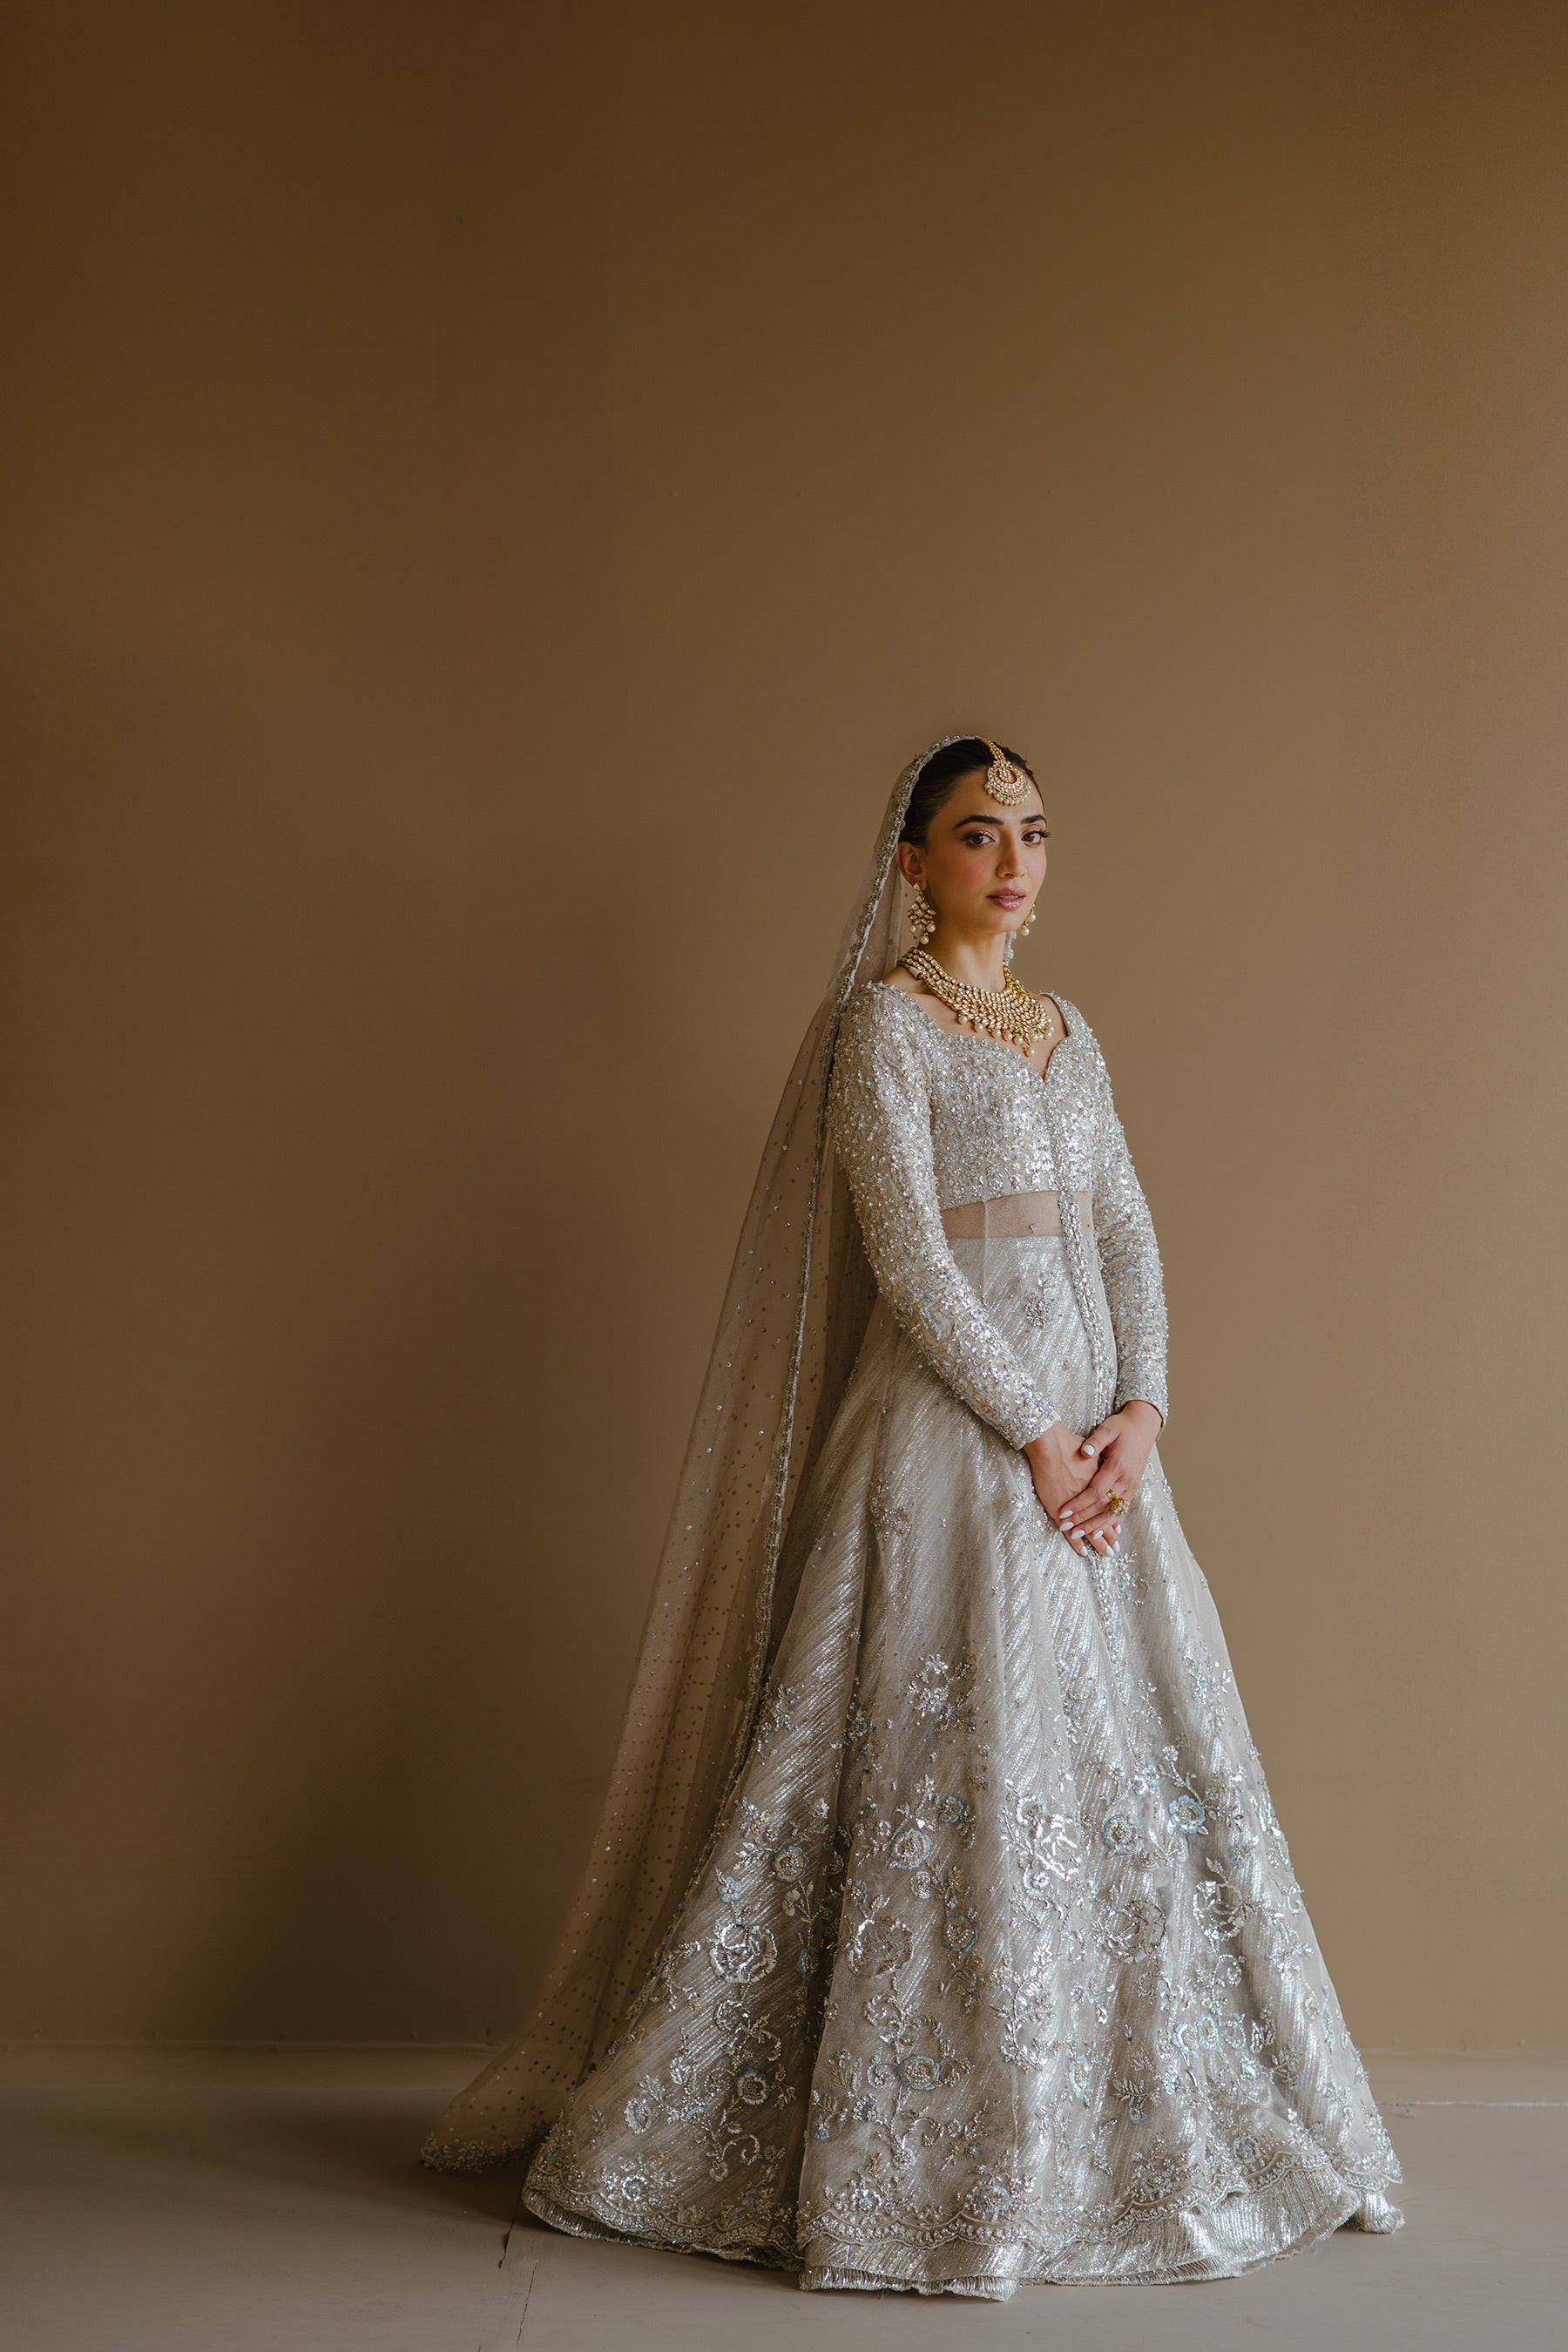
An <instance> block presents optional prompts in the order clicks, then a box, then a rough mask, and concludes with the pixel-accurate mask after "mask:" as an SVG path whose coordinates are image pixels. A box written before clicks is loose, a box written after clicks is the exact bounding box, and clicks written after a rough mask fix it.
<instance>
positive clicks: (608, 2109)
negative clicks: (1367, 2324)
mask: <svg viewBox="0 0 1568 2352" xmlns="http://www.w3.org/2000/svg"><path fill="white" fill-rule="evenodd" d="M952 1249H953V1253H954V1255H955V1257H956V1258H957V1260H958V1262H959V1265H961V1266H962V1267H963V1270H964V1272H965V1273H966V1274H967V1275H968V1276H969V1278H970V1280H971V1281H972V1282H973V1284H974V1285H975V1287H976V1288H977V1289H979V1290H981V1291H982V1292H983V1295H984V1298H985V1302H986V1306H987V1308H988V1310H989V1312H990V1314H991V1315H992V1317H993V1318H994V1320H995V1322H996V1323H997V1325H998V1326H999V1328H1002V1329H1003V1330H1004V1331H1005V1333H1006V1335H1007V1337H1008V1338H1009V1339H1010V1340H1011V1341H1012V1343H1013V1344H1014V1346H1015V1347H1016V1349H1018V1350H1019V1351H1020V1353H1021V1354H1023V1355H1024V1356H1025V1358H1026V1360H1027V1361H1028V1362H1029V1363H1030V1364H1031V1365H1032V1366H1033V1367H1034V1368H1035V1369H1036V1370H1037V1372H1038V1374H1039V1377H1040V1380H1041V1383H1042V1385H1043V1387H1044V1388H1045V1390H1046V1392H1047V1394H1048V1395H1050V1396H1051V1397H1052V1398H1053V1399H1055V1400H1057V1401H1058V1402H1059V1403H1060V1404H1061V1406H1062V1408H1063V1411H1064V1412H1065V1413H1066V1414H1067V1415H1068V1416H1070V1417H1072V1418H1073V1419H1075V1420H1076V1422H1077V1423H1078V1425H1079V1426H1081V1427H1088V1426H1089V1425H1091V1424H1092V1422H1093V1420H1094V1418H1095V1413H1094V1395H1093V1381H1094V1373H1093V1367H1092V1363H1091V1359H1090V1349H1089V1343H1088V1339H1087V1335H1086V1330H1085V1326H1084V1321H1083V1317H1082V1315H1081V1313H1080V1310H1079V1304H1078V1301H1077V1299H1076V1297H1075V1295H1074V1290H1073V1286H1072V1282H1071V1280H1070V1278H1069V1269H1068V1264H1067V1261H1066V1257H1065V1255H1064V1243H1063V1240H1062V1237H1061V1236H1060V1234H1049V1235H1043V1236H1033V1237H1027V1238H1023V1237H1019V1238H1008V1239H1003V1240H998V1239H996V1238H994V1237H993V1238H991V1239H989V1240H985V1241H980V1240H955V1241H954V1242H953V1243H952ZM1100 1308H1101V1311H1102V1312H1103V1298H1101V1299H1100ZM1100 1336H1101V1340H1102V1343H1103V1344H1104V1345H1105V1346H1107V1347H1109V1346H1110V1324H1109V1318H1108V1317H1106V1318H1105V1319H1104V1322H1103V1326H1102V1331H1101V1335H1100ZM1122 1527H1123V1533H1122V1538H1121V1546H1120V1550H1119V1554H1118V1556H1116V1557H1115V1558H1113V1559H1079V1557H1078V1556H1077V1555H1076V1554H1075V1553H1074V1552H1073V1550H1072V1549H1071V1548H1070V1547H1069V1546H1068V1544H1067V1542H1066V1541H1065V1540H1064V1539H1063V1538H1061V1536H1059V1535H1058V1533H1057V1531H1056V1530H1055V1528H1053V1527H1052V1526H1051V1524H1050V1522H1049V1520H1048V1519H1047V1517H1046V1516H1045V1514H1044V1512H1043V1511H1042V1510H1041V1508H1040V1506H1039V1505H1038V1503H1037V1500H1036V1498H1035V1496H1034V1492H1033V1489H1032V1487H1031V1485H1030V1481H1029V1476H1028V1472H1027V1468H1026V1465H1025V1463H1024V1460H1023V1458H1022V1456H1021V1455H1020V1454H1017V1453H1016V1452H1015V1451H1014V1450H1013V1449H1012V1448H1011V1447H1010V1446H1009V1445H1008V1444H1005V1441H1003V1440H1002V1439H1001V1438H999V1437H997V1436H996V1435H995V1434H994V1433H993V1432H992V1431H991V1430H990V1429H989V1428H988V1427H987V1426H986V1425H985V1424H984V1423H982V1422H981V1421H979V1420H978V1419H977V1418H976V1417H975V1415H974V1414H973V1412H970V1411H969V1410H968V1409H967V1407H965V1406H963V1404H961V1403H960V1402H958V1401H957V1400H956V1399H955V1398H954V1397H953V1396H952V1392H951V1391H949V1390H948V1389H947V1388H946V1387H945V1386H944V1385H943V1384H942V1382H941V1381H939V1380H938V1379H937V1378H936V1377H935V1376H934V1374H932V1373H931V1372H930V1371H929V1370H927V1369H926V1367H925V1366H924V1364H923V1363H922V1362H921V1360H920V1358H919V1357H918V1356H917V1355H916V1354H915V1352H914V1350H913V1349H912V1348H911V1347H910V1344H909V1342H908V1341H907V1340H906V1339H904V1337H903V1336H902V1334H901V1333H900V1331H899V1330H898V1329H897V1328H896V1327H895V1326H894V1324H893V1322H892V1320H891V1318H889V1316H888V1314H887V1313H886V1311H885V1309H883V1308H882V1307H880V1306H879V1307H878V1308H877V1310H876V1312H875V1314H874V1316H873V1318H872V1322H871V1325H870V1328H869V1329H868V1334H867V1338H866V1341H865V1344H864V1347H863V1349H862V1350H861V1354H860V1359H859V1361H858V1365H857V1368H856V1371H855V1375H854V1379H853V1381H852V1382H851V1385H850V1388H849V1390H848V1391H847V1395H846V1398H845V1401H844V1402H843V1404H842V1406H841V1408H840V1410H839V1412H838V1414H837V1419H836V1421H835V1423H834V1425H833V1428H832V1430H831V1432H830V1433H829V1436H828V1439H827V1442H826V1445H825V1448H824V1450H823V1453H822V1454H821V1457H820V1459H819V1460H818V1462H817V1464H816V1469H815V1472H814V1473H813V1475H812V1478H811V1481H810V1485H809V1488H808V1490H807V1492H806V1493H805V1496H803V1498H802V1500H801V1502H800V1504H799V1506H798V1507H797V1508H796V1511H795V1517H794V1522H793V1525H792V1528H791V1533H790V1541H789V1547H788V1557H787V1558H786V1560H785V1563H784V1589H785V1591H788V1590H789V1589H790V1585H791V1583H792V1582H793V1581H794V1580H796V1579H798V1583H797V1584H796V1586H795V1600H794V1602H793V1606H792V1607H791V1609H790V1613H789V1616H788V1622H787V1624H786V1626H785V1629H784V1633H783V1636H782V1639H781V1642H780V1644H779V1647H778V1652H777V1656H776V1661H775V1664H774V1669H773V1676H772V1681H771V1685H770V1687H769V1692H768V1696H767V1700H766V1703H765V1706H764V1709H763V1717H762V1720H761V1724H760V1727H759V1729H758V1732H757V1736H756V1739H755V1742H754V1745H753V1747H752V1752H751V1755H750V1757H749V1759H748V1761H747V1764H746V1766H745V1769H744V1770H743V1772H742V1777H741V1780H740V1783H739V1785H738V1788H737V1790H736V1792H735V1795H734V1798H733V1800H732V1801H731V1804H730V1805H729V1807H728V1808H727V1810H726V1812H725V1816H724V1819H723V1821H722V1822H721V1825H720V1830H719V1834H718V1837H717V1840H716V1843H715V1845H714V1848H713V1851H712V1854H711V1858H710V1864H709V1865H708V1866H707V1867H706V1869H705V1870H704V1872H703V1874H702V1875H701V1878H700V1882H699V1884H698V1885H696V1887H695V1888H694V1889H693V1891H692V1894H691V1895H690V1896H689V1899H688V1901H687V1903H686V1906H685V1907H684V1908H683V1909H682V1911H681V1912H680V1914H679V1917H678V1918H677V1920H676V1923H675V1926H674V1927H673V1930H672V1932H671V1933H670V1935H669V1937H668V1939H667V1941H666V1944H665V1946H664V1948H663V1952H662V1955H661V1958H660V1960H659V1963H658V1967H657V1969H655V1971H654V1973H653V1975H652V1977H651V1979H650V1980H649V1982H648V1983H647V1987H646V1988H645V1990H644V1992H643V1994H642V1995H641V1997H640V1999H639V2001H638V2004H637V2010H636V2012H635V2014H634V2017H633V2019H632V2021H631V2023H630V2025H629V2027H628V2028H627V2030H626V2032H624V2033H623V2034H622V2036H621V2037H620V2039H619V2041H618V2042H616V2044H615V2045H614V2046H613V2047H612V2049H611V2050H610V2051H609V2053H607V2054H606V2056H605V2058H604V2059H603V2060H602V2062H601V2063H600V2064H599V2066H598V2067H597V2069H596V2070H595V2073H594V2074H592V2075H591V2076H590V2077H589V2078H588V2080H587V2081H586V2082H585V2083H584V2085H583V2086H582V2088H581V2089H580V2090H579V2091H578V2092H577V2094H576V2095H575V2096H574V2099H573V2100H572V2102H571V2103H570V2105H568V2107H567V2110H566V2112H565V2114H564V2115H563V2117H562V2119H561V2121H560V2122H559V2123H558V2124H557V2125H556V2126H555V2127H554V2129H553V2130H552V2132H551V2134H550V2136H549V2137H548V2138H547V2139H546V2140H545V2141H544V2142H543V2144H542V2147H541V2148H540V2149H539V2152H538V2154H537V2155H536V2156H535V2158H534V2159H533V2162H532V2164H531V2168H530V2170H529V2173H528V2178H527V2184H526V2188H525V2190H524V2200H525V2202H526V2203H527V2205H528V2206H529V2207H530V2209H531V2210H532V2211H533V2212H534V2213H536V2214H538V2215H540V2216H541V2217H542V2219H544V2220H545V2221H549V2222H552V2223H553V2224H554V2225H555V2226H556V2227H557V2228H559V2229H563V2230H569V2231H576V2232H579V2233H582V2234H587V2235H595V2236H604V2235H616V2236H624V2237H629V2238H635V2239H638V2240H642V2241H644V2242H648V2243H651V2244H656V2245H660V2246H668V2247H680V2248H686V2249H692V2250H701V2251H705V2252H712V2253H717V2254H722V2255H726V2256H729V2257H731V2258H733V2259H740V2260H750V2261H756V2262H763V2263H775V2264H782V2265H786V2266H788V2267H790V2268H793V2269H796V2270H798V2271H799V2273H800V2277H801V2284H803V2285H806V2286H819V2287H829V2286H840V2287H873V2288H886V2287H906V2288H910V2289H914V2290H917V2291H920V2292H922V2293H932V2292H939V2291H943V2290H945V2291H947V2292H950V2293H960V2294H977V2295H986V2296H993V2297H999V2296H1004V2295H1006V2294H1010V2293H1011V2291H1012V2289H1013V2287H1014V2285H1015V2284H1016V2282H1017V2281H1018V2280H1020V2279H1055V2280H1071V2281H1077V2282H1081V2283H1089V2282H1093V2281H1107V2282H1112V2281H1125V2282H1143V2283H1148V2282H1152V2281H1172V2280H1180V2279H1204V2278H1218V2277H1226V2276H1229V2275H1232V2274H1234V2273H1237V2272H1240V2271H1245V2270H1247V2269H1249V2268H1250V2267H1251V2266H1252V2265H1254V2264H1255V2263H1262V2262H1267V2261H1268V2260H1270V2259H1271V2258H1272V2257H1274V2256H1277V2255H1279V2254H1283V2253H1286V2252H1289V2251H1290V2250H1291V2249H1292V2248H1294V2247H1298V2246H1301V2245H1304V2244H1306V2243H1308V2242H1310V2241H1311V2240H1313V2239H1315V2238H1317V2237H1320V2236H1321V2235H1322V2234H1323V2233H1324V2232H1326V2231H1331V2230H1333V2229H1335V2228H1337V2227H1338V2226H1339V2225H1341V2224H1342V2223H1343V2222H1345V2221H1351V2220H1354V2219H1359V2220H1361V2221H1362V2222H1363V2226H1369V2227H1378V2226H1389V2224H1390V2219H1391V2217H1392V2219H1393V2220H1396V2219H1397V2216H1394V2215H1393V2214H1392V2209H1391V2208H1389V2207H1388V2206H1387V2204H1386V2202H1385V2200H1384V2199H1383V2198H1382V2196H1381V2194H1380V2192H1381V2191H1382V2190H1384V2189H1385V2188H1386V2187H1387V2186H1388V2185H1389V2184H1390V2183H1391V2182H1393V2181H1394V2180H1396V2179H1398V2177H1399V2174H1398V2167H1397V2164H1396V2161H1395V2158H1394V2151H1393V2149H1392V2147H1390V2145H1389V2141H1388V2137H1387V2135H1386V2133H1385V2132H1384V2128H1383V2125H1382V2121H1381V2119H1380V2117H1379V2116H1378V2113H1377V2109H1376V2106H1375V2105H1374V2103H1373V2095H1372V2092H1371V2089H1370V2087H1369V2085H1368V2083H1367V2080H1366V2076H1365V2074H1364V2073H1363V2068H1362V2065H1361V2063H1360V2060H1359V2059H1358V2057H1357V2055H1356V2053H1355V2050H1354V2049H1353V2047H1352V2043H1351V2042H1350V2040H1349V2037H1348V2035H1347V2034H1346V2032H1345V2028H1344V2023H1343V2021H1342V2017H1341V2014H1340V2010H1339V2005H1338V2003H1337V2001H1336V2000H1335V1998H1334V1993H1333V1989H1332V1986H1331V1983H1330V1981H1329V1978H1328V1975H1327V1972H1326V1970H1325V1969H1324V1967H1323V1963H1322V1960H1321V1956H1320V1954H1319V1951H1318V1948H1317V1944H1316V1942H1315V1940H1314V1938H1313V1935H1312V1930H1311V1927H1310V1922H1309V1920H1308V1918H1307V1915H1306V1911H1305V1908H1304V1906H1303V1904H1302V1900H1301V1895H1300V1891H1299V1889H1298V1887H1297V1885H1296V1882H1295V1879H1294V1877H1293V1876H1292V1874H1291V1871H1290V1865H1289V1855H1288V1853H1287V1851H1286V1846H1285V1841H1284V1838H1283V1837H1282V1835H1281V1834H1280V1830H1279V1822H1277V1821H1276V1819H1275V1816H1274V1811H1273V1808H1272V1806H1271V1804H1270V1802H1269V1798H1268V1788H1267V1786H1266V1784H1265V1781H1264V1777H1263V1772H1262V1769H1261V1767H1260V1765H1259V1763H1258V1756H1257V1753H1256V1751H1255V1749H1254V1748H1253V1746H1252V1742H1251V1739H1250V1738H1249V1737H1248V1734H1247V1724H1246V1720H1245V1717H1244V1716H1243V1713H1242V1708H1241V1704H1240V1701H1239V1699H1238V1698H1237V1691H1236V1685H1235V1683H1234V1681H1233V1680H1232V1676H1231V1672H1230V1666H1229V1663H1228V1660H1227V1658H1226V1648H1225V1642H1224V1638H1223V1636H1222V1634H1221V1632H1220V1627H1219V1622H1218V1619H1217V1617H1216V1616H1215V1609H1214V1604H1213V1602H1212V1601H1211V1599H1210V1597H1209V1592H1208V1588H1207V1586H1206V1584H1205V1581H1204V1579H1203V1576H1202V1574H1201V1572H1200V1571H1199V1569H1198V1567H1197V1563H1196V1562H1195V1560H1194V1558H1193V1556H1192V1553H1191V1552H1190V1551H1189V1549H1188V1548H1187V1545H1186V1542H1185V1540H1184V1538H1183V1535H1182V1530H1181V1527H1180V1525H1179V1523H1178V1520H1177V1517H1176V1512H1175V1507H1174V1505H1173V1501H1172V1498H1171V1491H1170V1488H1169V1486H1168V1485H1167V1484H1166V1481H1165V1477H1164V1475H1163V1471H1162V1469H1161V1467H1160V1464H1159V1457H1158V1454H1156V1455H1155V1456H1154V1457H1153V1458H1152V1460H1151V1462H1150V1465H1149V1470H1148V1473H1147V1475H1146V1477H1145V1480H1144V1483H1143V1486H1142V1490H1141V1491H1140V1493H1139V1495H1138V1496H1137V1497H1136V1499H1135V1501H1134V1504H1133V1507H1132V1508H1131V1511H1130V1512H1129V1514H1128V1516H1127V1517H1126V1518H1125V1520H1124V1521H1123V1523H1122Z"/></svg>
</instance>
